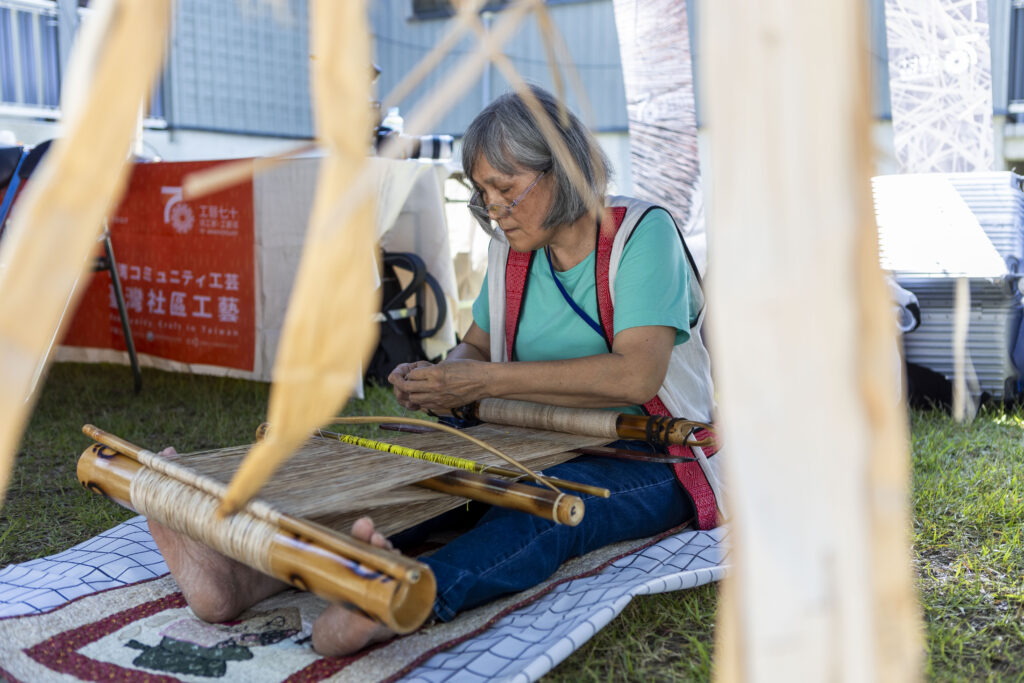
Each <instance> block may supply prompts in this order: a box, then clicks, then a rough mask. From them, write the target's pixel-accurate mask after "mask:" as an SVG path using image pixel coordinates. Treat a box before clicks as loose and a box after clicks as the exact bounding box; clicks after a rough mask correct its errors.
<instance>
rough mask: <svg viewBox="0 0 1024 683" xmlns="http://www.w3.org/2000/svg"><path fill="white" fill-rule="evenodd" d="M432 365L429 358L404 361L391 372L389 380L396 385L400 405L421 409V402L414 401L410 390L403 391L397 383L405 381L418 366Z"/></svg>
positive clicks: (396, 394) (396, 396)
mask: <svg viewBox="0 0 1024 683" xmlns="http://www.w3.org/2000/svg"><path fill="white" fill-rule="evenodd" d="M432 365H433V363H431V362H430V361H428V360H418V361H416V362H415V363H402V364H401V365H399V366H398V367H396V368H395V369H394V370H392V371H391V374H390V375H388V382H390V383H391V385H392V386H394V388H395V399H396V400H397V401H398V404H399V405H400V406H402V407H403V408H405V409H406V410H419V409H420V406H419V404H417V403H413V401H412V399H411V398H410V396H409V392H407V391H402V390H401V389H399V388H398V386H397V383H398V382H399V381H404V380H405V379H406V376H407V375H408V374H409V373H410V372H412V371H413V370H415V369H416V368H428V367H430V366H432Z"/></svg>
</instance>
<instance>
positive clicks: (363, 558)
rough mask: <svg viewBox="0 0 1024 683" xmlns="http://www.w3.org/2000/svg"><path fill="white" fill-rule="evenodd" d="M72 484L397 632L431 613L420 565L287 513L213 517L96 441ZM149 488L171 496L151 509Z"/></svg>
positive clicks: (203, 498) (185, 491)
mask: <svg viewBox="0 0 1024 683" xmlns="http://www.w3.org/2000/svg"><path fill="white" fill-rule="evenodd" d="M78 479H79V481H80V482H81V483H82V485H83V486H84V487H85V488H87V489H89V490H91V491H93V492H95V493H99V494H101V495H103V496H106V497H107V498H110V499H111V500H113V501H114V502H116V503H118V504H119V505H121V506H123V507H126V508H128V509H130V510H134V511H136V512H138V513H139V514H142V515H145V516H146V517H147V518H151V519H154V520H156V521H157V522H159V523H160V524H163V525H164V526H167V527H169V528H171V529H174V530H175V531H178V532H180V533H184V534H185V535H187V536H189V537H191V538H195V539H196V540H198V541H200V542H203V543H205V544H206V545H209V546H210V547H211V548H213V549H215V550H217V551H218V552H220V553H223V554H225V555H227V556H228V557H231V558H232V559H235V560H237V561H239V562H241V563H243V564H245V565H248V566H250V567H254V568H256V569H258V570H260V571H262V572H264V573H266V574H269V575H270V576H273V577H274V578H276V579H279V580H281V581H284V582H285V583H287V584H289V585H291V586H294V587H295V588H299V589H301V590H305V591H309V592H311V593H314V594H316V595H318V596H320V597H322V598H324V599H325V600H328V601H329V602H334V603H338V602H343V603H351V604H353V605H355V606H356V607H358V608H359V609H361V610H362V611H363V612H365V613H366V614H367V615H369V616H370V617H372V618H373V619H375V620H377V621H379V622H380V623H382V624H384V625H386V626H387V627H388V628H391V629H393V630H394V631H396V632H398V633H409V632H410V631H413V630H415V629H416V628H418V627H419V626H420V625H421V624H422V623H423V622H424V621H425V620H426V618H427V617H428V616H429V615H430V611H431V609H432V608H433V604H434V597H435V592H436V584H435V581H434V575H433V573H432V572H431V571H430V569H429V568H428V567H426V566H425V565H421V564H419V563H416V562H414V561H413V560H410V559H408V558H405V557H403V556H401V555H399V554H397V553H395V552H390V551H385V550H382V549H380V548H376V547H374V546H371V545H369V544H367V543H363V542H361V541H358V540H356V539H354V538H350V537H346V536H344V535H342V534H339V533H336V532H333V531H330V530H328V529H325V528H322V527H319V526H318V525H314V524H312V523H310V522H306V521H304V520H295V519H293V518H288V517H287V516H282V519H281V520H280V522H279V523H278V524H277V525H274V524H272V523H270V522H268V521H266V520H264V519H261V518H259V517H257V516H255V515H253V514H252V513H251V512H249V511H248V510H242V511H239V512H237V513H235V514H234V515H233V516H232V517H230V518H227V519H223V518H220V517H218V516H217V513H216V507H217V503H218V500H217V498H216V497H215V496H212V495H210V494H208V493H206V492H203V491H200V490H199V489H196V488H194V487H191V486H189V485H188V484H185V483H183V482H180V481H178V480H176V479H174V478H172V477H170V476H168V475H166V474H161V473H158V472H155V471H154V470H151V469H150V468H148V467H146V466H145V465H143V464H142V463H140V462H139V461H138V460H136V459H134V458H132V457H130V456H128V455H127V454H125V453H123V452H120V451H118V450H115V449H113V448H111V447H110V446H107V445H104V444H100V443H96V444H93V445H92V446H90V447H89V448H87V449H86V450H85V452H83V453H82V455H81V457H80V458H79V460H78ZM156 486H161V487H165V494H166V495H167V496H168V497H169V498H171V500H170V501H169V504H168V505H162V506H161V505H156V504H154V503H153V502H152V500H153V499H155V498H156V497H155V496H151V495H147V492H143V491H142V490H141V489H143V488H144V487H145V488H149V489H151V490H150V491H149V492H148V493H152V489H153V488H155V487H156ZM186 500H187V501H188V504H187V505H183V504H182V503H183V501H186ZM296 522H298V523H296ZM254 529H256V530H262V531H263V532H265V534H266V536H267V537H268V538H267V541H266V543H265V544H264V545H263V547H261V548H260V550H259V551H249V550H247V549H245V548H244V547H243V543H241V542H239V538H240V537H243V536H246V535H247V534H252V533H253V530H254ZM356 558H359V559H356ZM409 565H415V566H414V567H412V568H414V569H415V571H406V569H407V566H409ZM395 574H398V575H399V577H404V578H395V577H394V575H395Z"/></svg>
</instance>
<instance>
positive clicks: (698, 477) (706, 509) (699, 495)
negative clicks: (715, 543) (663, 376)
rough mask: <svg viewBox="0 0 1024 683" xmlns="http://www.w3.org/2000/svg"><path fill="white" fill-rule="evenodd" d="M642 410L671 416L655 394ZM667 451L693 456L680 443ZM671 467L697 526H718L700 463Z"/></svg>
mask: <svg viewBox="0 0 1024 683" xmlns="http://www.w3.org/2000/svg"><path fill="white" fill-rule="evenodd" d="M644 410H646V411H647V412H648V413H649V414H650V415H666V416H669V417H671V416H672V414H671V413H670V412H668V409H667V408H666V407H665V404H664V403H662V402H661V399H660V398H658V397H657V396H655V397H654V398H652V399H651V400H650V401H648V402H647V403H645V404H644ZM694 436H696V437H697V438H698V439H703V438H706V437H708V436H712V434H711V433H710V432H709V431H708V430H706V429H701V430H698V432H696V433H695V434H694ZM702 450H704V454H705V455H713V454H714V453H715V452H716V451H717V450H718V447H717V445H716V446H715V447H714V449H713V450H712V449H711V448H704V449H702ZM668 452H669V455H675V456H683V457H691V458H692V457H693V452H692V451H691V450H690V449H689V448H688V447H686V446H683V445H681V444H673V445H671V446H669V447H668ZM672 469H674V470H675V472H676V479H678V480H679V483H680V484H682V485H683V488H684V489H686V493H687V494H689V496H690V498H691V499H692V500H693V507H694V509H696V511H697V528H698V529H714V528H715V527H716V526H718V508H717V506H716V504H715V492H714V491H713V490H712V489H711V484H709V483H708V478H707V476H705V475H704V470H702V469H701V467H700V463H699V462H696V461H693V460H690V461H687V462H677V463H675V464H673V465H672Z"/></svg>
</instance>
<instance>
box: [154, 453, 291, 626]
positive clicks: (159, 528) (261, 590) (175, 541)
mask: <svg viewBox="0 0 1024 683" xmlns="http://www.w3.org/2000/svg"><path fill="white" fill-rule="evenodd" d="M176 454H177V453H176V452H175V450H174V449H173V448H166V449H164V450H163V451H161V452H160V455H162V456H165V457H173V456H174V455H176ZM146 521H147V522H148V524H149V531H150V533H151V534H153V539H154V540H155V541H156V545H157V547H158V548H159V549H160V552H161V554H163V556H164V561H165V562H167V567H168V568H169V569H170V570H171V575H172V576H173V577H174V580H175V581H177V582H178V587H179V588H181V593H182V595H184V596H185V600H186V601H187V602H188V605H189V607H191V608H192V611H193V612H194V613H195V615H196V616H197V617H199V618H200V619H203V620H204V621H209V622H214V623H216V622H221V621H228V620H230V619H234V618H235V617H236V616H238V615H239V614H241V613H242V612H243V611H245V610H246V609H248V608H249V607H251V606H252V605H254V604H256V603H257V602H259V601H260V600H263V599H264V598H268V597H270V596H271V595H273V594H274V593H277V592H279V591H281V590H282V589H284V588H286V587H287V584H286V583H284V582H283V581H278V580H277V579H275V578H273V577H271V576H267V575H266V574H264V573H262V572H260V571H257V570H255V569H252V568H251V567H247V566H246V565H244V564H242V563H240V562H236V561H235V560H232V559H231V558H230V557H227V556H226V555H222V554H221V553H219V552H217V551H216V550H214V549H213V548H211V547H209V546H207V545H204V544H202V543H199V542H198V541H194V540H192V539H191V538H189V537H188V536H185V535H184V534H180V533H178V532H176V531H174V530H173V529H169V528H168V527H165V526H164V525H162V524H160V523H159V522H156V521H154V520H152V519H148V520H146Z"/></svg>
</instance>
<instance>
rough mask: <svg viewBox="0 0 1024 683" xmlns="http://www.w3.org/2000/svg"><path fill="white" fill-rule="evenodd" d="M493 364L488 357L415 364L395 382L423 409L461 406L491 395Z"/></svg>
mask: <svg viewBox="0 0 1024 683" xmlns="http://www.w3.org/2000/svg"><path fill="white" fill-rule="evenodd" d="M489 365H490V363H487V362H485V361H476V360H448V361H445V362H443V363H439V364H437V365H431V366H429V367H418V368H415V369H413V370H410V371H409V372H408V373H406V375H405V377H403V378H395V379H393V380H392V382H393V383H394V385H395V388H396V389H398V390H400V391H402V392H405V393H406V394H408V395H409V398H410V399H411V401H412V402H413V403H416V404H418V405H419V406H420V407H421V408H422V409H423V410H431V409H438V408H458V407H461V406H464V405H466V404H467V403H472V402H473V401H476V400H478V399H481V398H483V397H485V396H487V395H488V394H487V391H486V388H487V375H488V369H489V368H488V366H489Z"/></svg>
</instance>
